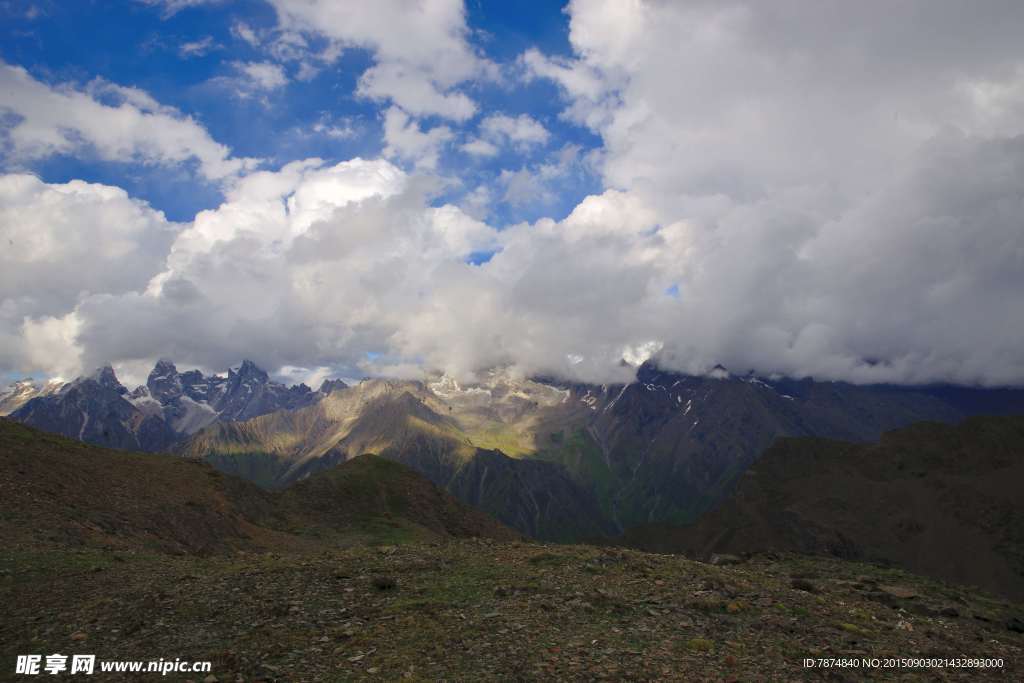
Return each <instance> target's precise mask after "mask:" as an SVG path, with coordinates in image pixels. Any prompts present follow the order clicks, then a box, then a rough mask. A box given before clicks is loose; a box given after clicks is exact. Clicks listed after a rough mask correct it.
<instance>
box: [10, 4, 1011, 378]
mask: <svg viewBox="0 0 1024 683" xmlns="http://www.w3.org/2000/svg"><path fill="white" fill-rule="evenodd" d="M1021 35H1024V5H1022V4H1021V3H1019V2H1010V1H1007V2H1000V1H997V0H992V1H991V2H986V3H981V4H977V3H963V2H948V1H946V0H907V1H906V2H901V3H898V4H892V3H884V4H883V3H849V2H829V1H826V2H807V1H801V2H796V1H789V0H780V1H779V2H772V3H763V2H752V1H751V2H746V1H741V0H737V1H732V0H724V1H716V2H703V1H697V0H694V1H686V2H682V1H681V2H641V1H640V0H607V1H601V0H579V1H573V2H569V3H568V4H566V5H564V6H562V5H560V4H559V3H554V2H552V3H537V2H484V1H483V0H468V1H467V2H461V1H459V0H420V1H417V0H390V1H386V0H380V1H378V2H374V3H338V2H331V1H329V0H125V1H124V2H76V3H66V2H57V1H55V0H54V1H49V0H0V376H2V377H7V378H14V377H21V376H24V375H29V376H35V377H63V378H70V377H74V376H76V375H78V374H80V373H83V372H88V371H90V370H91V369H93V368H95V367H98V366H100V365H104V364H112V365H113V366H114V367H115V369H116V370H117V371H118V373H119V376H121V377H122V378H123V379H124V380H125V382H126V383H136V382H140V381H144V379H145V376H146V374H147V372H148V370H149V368H151V367H152V365H153V363H154V362H155V361H156V359H158V358H162V357H165V358H170V359H173V360H174V361H175V362H176V363H177V364H178V365H179V367H199V368H201V369H204V370H207V371H213V372H217V371H223V370H224V369H226V368H227V367H229V366H232V365H235V364H237V363H238V362H239V361H240V360H241V359H243V358H249V359H252V360H254V361H256V362H257V363H258V364H259V365H261V366H262V367H264V368H266V369H268V370H269V371H271V372H272V373H274V374H275V375H277V376H278V377H282V378H287V379H289V380H290V381H300V380H305V381H308V382H310V383H312V384H314V385H315V384H316V382H318V381H319V380H321V379H323V378H324V377H330V376H344V377H353V376H355V377H358V376H364V375H386V376H396V377H412V378H415V377H422V376H423V375H424V373H432V372H447V373H449V374H451V375H453V376H455V377H457V378H460V379H463V380H466V381H469V380H472V378H473V377H474V376H476V374H477V373H479V372H480V371H482V370H484V369H487V368H491V367H495V366H507V367H509V368H511V369H513V370H514V371H516V372H519V373H522V374H524V375H534V374H543V375H548V376H556V377H561V378H564V379H570V380H576V381H586V382H596V383H611V382H618V381H628V380H629V379H631V373H632V372H633V370H632V369H631V368H632V365H635V364H636V363H639V362H642V361H643V360H645V359H647V358H651V357H652V356H653V357H654V358H655V360H656V361H657V362H658V363H659V364H661V365H663V366H665V367H667V368H670V369H674V370H679V371H683V372H689V373H694V374H701V373H706V372H709V371H710V370H711V369H712V368H714V366H715V365H717V364H721V365H724V366H725V367H727V368H729V369H730V370H731V371H732V372H734V373H736V374H742V373H746V372H756V373H758V374H760V375H765V376H772V375H785V376H792V377H805V376H812V377H815V378H817V379H823V380H845V381H853V382H858V383H869V382H892V383H931V382H950V383H957V384H979V385H1022V384H1024V345H1022V344H1021V343H1020V342H1021V338H1022V332H1024V218H1022V217H1024V135H1022V134H1024V43H1022V41H1021V40H1020V36H1021Z"/></svg>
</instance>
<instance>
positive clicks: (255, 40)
mask: <svg viewBox="0 0 1024 683" xmlns="http://www.w3.org/2000/svg"><path fill="white" fill-rule="evenodd" d="M231 35H233V36H235V37H236V38H238V39H240V40H242V41H244V42H245V43H248V45H249V47H259V46H260V38H259V36H258V35H256V31H254V30H253V28H252V27H251V26H249V25H248V24H246V23H245V22H244V21H239V22H236V23H235V24H233V25H232V26H231Z"/></svg>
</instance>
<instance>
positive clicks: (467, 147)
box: [459, 138, 500, 157]
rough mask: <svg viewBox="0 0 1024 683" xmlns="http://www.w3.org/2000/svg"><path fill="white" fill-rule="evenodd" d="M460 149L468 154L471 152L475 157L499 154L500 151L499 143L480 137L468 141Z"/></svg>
mask: <svg viewBox="0 0 1024 683" xmlns="http://www.w3.org/2000/svg"><path fill="white" fill-rule="evenodd" d="M459 149H461V150H462V151H463V152H465V153H466V154H470V155H472V156H475V157H494V156H498V152H499V151H500V150H499V149H498V147H497V145H494V144H493V143H490V142H487V141H486V140H481V139H480V138H474V139H472V140H470V141H469V142H466V143H465V144H463V145H461V146H460V147H459Z"/></svg>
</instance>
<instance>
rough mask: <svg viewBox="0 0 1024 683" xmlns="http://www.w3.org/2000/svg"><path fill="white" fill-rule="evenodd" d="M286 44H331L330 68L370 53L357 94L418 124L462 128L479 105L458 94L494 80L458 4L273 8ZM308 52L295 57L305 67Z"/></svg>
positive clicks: (299, 1)
mask: <svg viewBox="0 0 1024 683" xmlns="http://www.w3.org/2000/svg"><path fill="white" fill-rule="evenodd" d="M271 2H272V4H273V5H274V7H275V8H276V10H277V15H278V22H279V25H280V29H281V31H282V34H283V35H284V36H298V35H299V34H301V33H305V34H310V35H316V36H320V37H323V38H325V39H327V40H328V41H330V43H331V44H332V45H333V46H334V49H333V51H332V52H331V53H329V54H327V55H321V56H320V59H321V61H330V60H331V58H332V57H336V56H337V55H338V54H340V51H341V50H342V49H346V48H361V49H366V50H370V51H371V52H372V53H373V55H374V59H375V61H376V63H375V65H374V66H372V67H371V68H370V69H368V70H367V71H366V72H365V73H364V74H363V76H362V78H361V79H360V81H359V93H360V94H361V95H363V96H364V97H368V98H370V99H376V100H381V101H383V102H393V103H394V104H397V105H398V106H400V107H401V108H402V109H404V110H405V111H407V112H409V113H410V114H412V115H414V116H427V115H437V116H443V117H446V118H450V119H453V120H456V121H463V120H466V119H468V118H469V117H471V116H472V115H473V114H474V113H475V111H476V104H475V103H474V102H473V101H472V100H471V99H470V98H469V97H468V96H467V95H465V94H464V93H462V92H459V91H458V89H457V88H458V86H459V85H460V84H462V83H465V82H467V81H470V80H474V79H478V78H490V77H491V75H492V74H493V71H494V68H493V65H492V64H490V63H489V62H488V61H487V60H486V59H483V58H482V57H480V56H479V55H477V54H476V53H475V52H474V50H473V49H472V48H471V47H470V45H469V43H468V42H467V39H466V38H467V35H468V28H467V26H466V17H465V8H464V7H463V4H462V2H461V1H460V0H435V1H432V2H421V3H409V2H402V1H401V0H385V1H383V2H375V3H372V4H371V5H367V4H365V3H364V4H359V3H344V2H332V1H329V0H271ZM306 52H307V48H305V47H303V46H298V47H297V48H292V49H291V54H292V57H293V58H295V59H302V58H303V57H304V55H305V54H306Z"/></svg>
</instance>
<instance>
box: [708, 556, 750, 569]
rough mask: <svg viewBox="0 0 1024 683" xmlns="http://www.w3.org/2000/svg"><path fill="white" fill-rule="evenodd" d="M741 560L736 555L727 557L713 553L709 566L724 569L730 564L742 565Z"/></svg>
mask: <svg viewBox="0 0 1024 683" xmlns="http://www.w3.org/2000/svg"><path fill="white" fill-rule="evenodd" d="M742 563H743V558H742V557H739V556H738V555H728V554H726V553H714V554H713V555H711V564H713V565H717V566H719V567H725V566H728V565H730V564H742Z"/></svg>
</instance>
